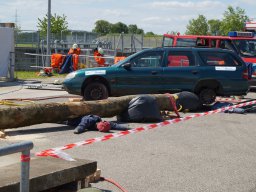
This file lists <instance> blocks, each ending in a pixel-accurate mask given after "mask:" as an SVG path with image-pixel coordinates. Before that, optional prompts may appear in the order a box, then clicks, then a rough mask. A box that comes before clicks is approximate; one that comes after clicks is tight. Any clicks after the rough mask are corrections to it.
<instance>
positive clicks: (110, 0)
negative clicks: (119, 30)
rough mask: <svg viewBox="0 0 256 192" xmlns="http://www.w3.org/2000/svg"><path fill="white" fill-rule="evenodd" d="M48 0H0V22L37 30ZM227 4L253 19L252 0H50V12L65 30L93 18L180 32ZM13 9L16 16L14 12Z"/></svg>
mask: <svg viewBox="0 0 256 192" xmlns="http://www.w3.org/2000/svg"><path fill="white" fill-rule="evenodd" d="M47 3H48V0H0V22H15V21H16V19H17V21H18V25H19V26H20V27H21V29H22V30H37V18H43V17H44V16H45V14H46V13H47V8H48V6H47ZM228 5H232V6H233V7H236V6H239V7H241V8H242V9H244V10H245V12H246V14H247V15H248V16H249V17H250V18H255V19H256V11H255V9H256V0H233V1H231V0H217V1H210V0H203V1H198V0H188V1H184V0H174V1H170V0H140V1H139V0H127V1H120V0H73V1H70V0H61V1H58V0H51V7H52V11H51V13H52V14H54V13H56V14H58V15H63V14H64V15H66V16H67V21H68V26H69V29H73V30H85V31H91V30H92V29H93V28H94V24H95V22H96V21H97V20H100V19H103V20H106V21H109V22H110V23H116V22H123V23H125V24H126V25H129V24H136V25H137V26H138V27H139V28H142V29H144V31H145V32H148V31H152V32H154V33H156V34H163V33H166V32H168V31H177V32H181V33H184V32H185V31H186V25H187V24H188V21H189V20H190V19H193V18H197V17H198V15H199V14H203V15H205V16H206V18H207V19H221V18H222V16H223V13H224V11H225V10H226V9H227V6H228ZM16 11H17V17H15V13H16Z"/></svg>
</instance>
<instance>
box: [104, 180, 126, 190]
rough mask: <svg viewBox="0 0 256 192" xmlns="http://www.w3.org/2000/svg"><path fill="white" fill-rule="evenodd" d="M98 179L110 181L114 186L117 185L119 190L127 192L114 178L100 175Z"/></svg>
mask: <svg viewBox="0 0 256 192" xmlns="http://www.w3.org/2000/svg"><path fill="white" fill-rule="evenodd" d="M100 179H101V180H102V181H108V182H109V183H112V184H114V185H115V186H116V187H118V188H119V189H120V190H121V191H123V192H127V191H126V189H124V188H123V187H122V186H121V185H119V184H118V183H117V182H115V181H114V180H112V179H108V178H105V177H100Z"/></svg>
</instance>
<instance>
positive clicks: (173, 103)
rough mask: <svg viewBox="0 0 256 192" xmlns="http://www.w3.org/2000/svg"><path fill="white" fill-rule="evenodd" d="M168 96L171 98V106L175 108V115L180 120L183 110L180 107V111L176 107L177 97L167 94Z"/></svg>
mask: <svg viewBox="0 0 256 192" xmlns="http://www.w3.org/2000/svg"><path fill="white" fill-rule="evenodd" d="M166 95H167V96H168V97H169V98H170V103H171V106H172V108H173V111H174V113H175V114H176V115H177V118H180V114H179V111H180V110H181V109H182V106H180V108H179V110H178V109H177V106H176V99H175V97H174V96H173V95H171V94H170V93H166Z"/></svg>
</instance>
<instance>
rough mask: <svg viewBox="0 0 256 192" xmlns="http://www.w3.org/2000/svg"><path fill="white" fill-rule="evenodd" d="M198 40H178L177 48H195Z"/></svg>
mask: <svg viewBox="0 0 256 192" xmlns="http://www.w3.org/2000/svg"><path fill="white" fill-rule="evenodd" d="M195 45H196V39H188V38H183V39H182V38H177V41H176V46H177V47H195Z"/></svg>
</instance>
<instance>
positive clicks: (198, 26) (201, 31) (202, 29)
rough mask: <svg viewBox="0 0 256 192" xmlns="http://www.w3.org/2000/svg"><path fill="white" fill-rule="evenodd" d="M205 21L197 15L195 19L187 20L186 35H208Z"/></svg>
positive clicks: (204, 18) (203, 17)
mask: <svg viewBox="0 0 256 192" xmlns="http://www.w3.org/2000/svg"><path fill="white" fill-rule="evenodd" d="M208 28H209V27H208V23H207V19H206V17H205V16H203V15H199V16H198V18H197V19H192V20H189V24H188V25H187V31H186V34H190V35H206V34H207V33H208Z"/></svg>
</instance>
